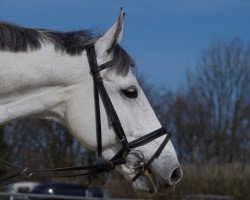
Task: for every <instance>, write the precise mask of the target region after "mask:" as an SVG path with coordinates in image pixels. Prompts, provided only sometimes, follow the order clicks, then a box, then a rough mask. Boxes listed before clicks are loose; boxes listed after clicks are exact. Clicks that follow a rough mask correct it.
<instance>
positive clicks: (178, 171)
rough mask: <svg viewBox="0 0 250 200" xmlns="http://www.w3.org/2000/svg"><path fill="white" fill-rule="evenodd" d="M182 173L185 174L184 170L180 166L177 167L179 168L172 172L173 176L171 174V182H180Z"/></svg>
mask: <svg viewBox="0 0 250 200" xmlns="http://www.w3.org/2000/svg"><path fill="white" fill-rule="evenodd" d="M182 174H183V172H182V170H181V168H180V167H177V168H176V169H175V170H174V171H173V172H172V174H171V176H170V183H171V184H176V183H178V182H179V181H180V180H181V178H182Z"/></svg>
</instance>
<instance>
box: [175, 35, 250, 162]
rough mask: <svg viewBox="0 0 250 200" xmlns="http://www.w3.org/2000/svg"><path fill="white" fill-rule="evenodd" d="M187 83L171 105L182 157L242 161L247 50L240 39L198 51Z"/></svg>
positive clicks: (245, 153)
mask: <svg viewBox="0 0 250 200" xmlns="http://www.w3.org/2000/svg"><path fill="white" fill-rule="evenodd" d="M188 81H189V83H188V86H187V88H186V90H185V91H184V92H180V93H179V94H178V95H177V97H176V101H175V105H174V107H175V108H174V125H175V127H176V130H177V132H178V133H177V135H178V139H177V141H178V144H179V147H180V148H182V149H180V153H181V155H182V156H183V158H188V160H190V161H195V160H197V159H200V160H202V161H221V162H233V161H243V160H244V161H246V160H247V158H249V147H248V146H249V141H250V129H249V128H250V127H249V124H250V112H249V111H250V109H249V107H250V102H249V95H250V46H249V45H247V44H245V43H243V42H242V41H241V40H240V39H239V38H234V39H233V40H232V41H230V42H223V41H217V42H215V43H214V44H213V45H212V46H211V47H210V48H208V49H207V50H206V51H204V52H203V55H202V58H201V59H200V60H199V62H198V64H197V68H196V71H195V72H193V73H189V75H188ZM247 148H248V149H247ZM183 151H184V152H183Z"/></svg>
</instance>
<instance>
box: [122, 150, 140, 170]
mask: <svg viewBox="0 0 250 200" xmlns="http://www.w3.org/2000/svg"><path fill="white" fill-rule="evenodd" d="M129 156H134V157H135V158H136V163H131V162H129V160H128V159H129ZM124 159H125V160H126V163H125V166H126V167H128V168H130V169H138V168H143V167H144V165H145V162H144V155H143V153H142V152H141V151H139V150H135V149H134V150H131V151H130V152H128V153H127V154H125V155H124Z"/></svg>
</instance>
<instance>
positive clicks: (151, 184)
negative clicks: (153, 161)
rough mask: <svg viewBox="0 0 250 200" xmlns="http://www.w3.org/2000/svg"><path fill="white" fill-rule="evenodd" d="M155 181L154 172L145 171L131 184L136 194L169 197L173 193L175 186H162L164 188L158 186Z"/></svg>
mask: <svg viewBox="0 0 250 200" xmlns="http://www.w3.org/2000/svg"><path fill="white" fill-rule="evenodd" d="M156 180H157V179H156V175H155V174H154V172H153V171H152V170H150V169H146V170H145V172H144V174H143V175H142V176H141V177H139V178H138V180H136V181H135V183H133V188H134V190H135V191H137V192H140V193H148V194H150V195H169V194H170V193H172V192H173V191H174V189H175V185H171V184H164V186H162V185H161V186H159V184H158V183H157V181H156Z"/></svg>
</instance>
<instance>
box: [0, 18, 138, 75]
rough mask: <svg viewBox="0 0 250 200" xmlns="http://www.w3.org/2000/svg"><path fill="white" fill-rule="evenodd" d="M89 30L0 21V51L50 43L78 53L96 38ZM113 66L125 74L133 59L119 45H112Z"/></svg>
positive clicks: (60, 49) (118, 71) (70, 53)
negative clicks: (68, 29)
mask: <svg viewBox="0 0 250 200" xmlns="http://www.w3.org/2000/svg"><path fill="white" fill-rule="evenodd" d="M99 37H100V36H96V35H95V34H93V33H92V31H90V30H79V31H72V32H58V31H52V30H46V29H30V28H24V27H20V26H16V25H13V24H9V23H3V22H2V23H1V22H0V51H10V52H28V51H36V50H39V49H40V48H41V46H42V44H43V43H52V44H53V45H54V46H55V50H56V51H61V52H66V53H67V54H69V55H71V56H77V55H80V54H81V53H82V52H83V51H84V50H85V47H86V45H87V44H89V43H91V42H93V41H95V40H97V39H98V38H99ZM112 52H113V57H114V66H116V67H114V68H113V69H114V70H115V71H116V72H117V74H120V75H126V74H127V73H128V71H129V69H130V67H131V66H134V65H135V64H134V61H133V60H132V58H131V57H130V56H129V54H128V53H127V52H126V51H125V50H124V49H123V48H122V47H121V46H119V45H116V46H114V47H113V51H112Z"/></svg>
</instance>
